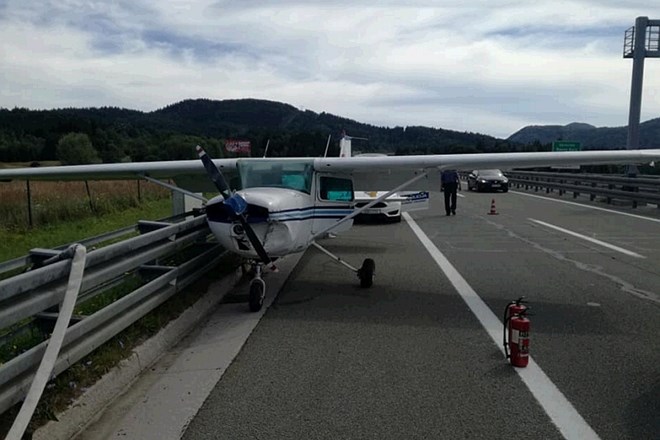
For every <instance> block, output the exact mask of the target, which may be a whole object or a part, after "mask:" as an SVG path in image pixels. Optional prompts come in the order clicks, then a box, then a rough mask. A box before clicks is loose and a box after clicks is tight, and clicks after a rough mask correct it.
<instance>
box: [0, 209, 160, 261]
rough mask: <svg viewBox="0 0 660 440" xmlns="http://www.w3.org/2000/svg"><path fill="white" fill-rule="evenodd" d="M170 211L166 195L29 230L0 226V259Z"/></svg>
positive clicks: (88, 235)
mask: <svg viewBox="0 0 660 440" xmlns="http://www.w3.org/2000/svg"><path fill="white" fill-rule="evenodd" d="M171 212H172V203H171V201H170V199H169V198H162V199H159V200H149V201H144V202H142V203H140V204H139V205H138V206H135V207H131V208H127V209H124V210H121V211H116V212H110V213H107V214H102V215H97V216H87V217H83V218H79V219H72V220H67V221H61V222H58V223H54V224H50V225H46V226H42V227H36V228H33V229H21V230H17V229H6V228H2V227H0V243H2V246H1V247H0V262H1V261H6V260H10V259H12V258H16V257H20V256H23V255H25V254H27V253H28V251H29V250H30V249H32V248H37V247H40V248H52V247H56V246H59V245H63V244H67V243H71V242H75V241H76V240H81V239H83V238H88V237H93V236H95V235H99V234H102V233H104V232H108V231H112V230H115V229H119V228H123V227H125V226H130V225H132V224H135V223H137V221H138V220H155V219H158V218H163V217H168V216H169V215H171Z"/></svg>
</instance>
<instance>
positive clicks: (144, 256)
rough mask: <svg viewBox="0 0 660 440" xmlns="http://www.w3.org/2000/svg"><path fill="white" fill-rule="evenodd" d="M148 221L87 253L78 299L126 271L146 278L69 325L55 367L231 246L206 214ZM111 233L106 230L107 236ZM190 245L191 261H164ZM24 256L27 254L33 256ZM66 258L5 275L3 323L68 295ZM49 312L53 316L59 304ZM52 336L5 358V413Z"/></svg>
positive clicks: (1, 378) (0, 398)
mask: <svg viewBox="0 0 660 440" xmlns="http://www.w3.org/2000/svg"><path fill="white" fill-rule="evenodd" d="M188 214H189V213H188ZM156 228H157V229H156ZM125 229H126V230H128V229H133V230H134V229H136V228H135V227H133V228H125ZM144 229H146V230H151V232H146V233H144V234H142V235H139V236H136V237H133V238H129V239H127V240H124V241H121V242H118V243H114V244H111V245H108V246H107V247H103V248H101V249H97V250H94V251H91V252H90V253H89V254H88V257H87V264H86V267H85V274H84V278H83V281H82V288H81V293H80V295H79V297H78V302H77V304H78V305H80V304H81V303H84V302H85V301H87V300H89V299H90V298H92V297H93V296H95V295H97V294H99V293H102V292H104V291H105V290H107V289H108V288H111V287H114V286H116V285H117V284H120V283H121V281H122V280H125V279H126V278H127V277H129V276H135V275H137V274H139V275H140V276H141V278H143V281H146V283H144V284H143V285H141V286H140V287H138V288H137V289H135V290H133V291H132V292H130V293H127V294H126V295H124V296H122V297H121V298H120V299H118V300H116V301H114V302H113V303H111V304H109V305H108V306H106V307H104V308H102V309H100V310H98V311H96V312H94V313H92V314H91V315H89V316H84V317H78V318H79V320H78V322H75V323H74V324H72V325H70V326H69V327H68V329H67V331H66V336H65V337H64V342H63V345H62V349H61V351H60V355H59V357H58V359H57V362H56V364H55V367H54V370H53V374H54V375H58V374H60V373H61V372H62V371H64V370H66V369H67V368H69V367H70V366H71V365H73V364H74V363H76V362H77V361H79V360H80V359H82V358H83V357H84V356H86V355H88V354H89V353H91V352H92V351H93V350H94V349H96V348H97V347H99V346H100V345H102V344H103V343H105V342H106V341H108V340H109V339H111V338H112V337H114V336H115V335H117V334H118V333H120V332H121V331H122V330H124V329H125V328H127V327H128V326H129V325H131V324H132V323H134V322H135V321H137V320H138V319H140V318H141V317H143V316H144V315H146V314H147V313H148V312H150V311H151V310H153V309H154V308H156V307H157V306H158V305H160V304H162V303H163V302H165V301H166V300H167V299H169V298H170V297H171V296H172V295H174V294H175V293H176V292H178V291H180V290H181V289H183V288H184V287H185V286H187V285H188V284H190V283H191V282H193V281H194V280H196V279H197V278H199V276H201V275H202V274H203V273H205V272H206V271H207V270H209V269H210V268H212V267H213V266H215V265H217V263H218V262H219V260H220V259H221V258H222V257H223V256H224V255H225V254H226V251H223V250H222V248H220V246H219V245H218V244H217V243H214V242H211V241H209V236H210V231H209V229H208V225H207V223H206V216H205V215H201V216H198V217H194V218H190V219H187V220H183V221H181V222H179V223H173V224H170V223H165V222H147V224H146V228H144ZM153 229H155V230H153ZM129 232H130V231H129ZM114 233H119V231H115V232H114ZM114 233H109V234H103V235H104V236H105V237H106V238H105V239H106V240H107V239H108V237H110V238H113V237H114V235H113V234H114ZM95 238H98V237H95ZM88 242H89V241H88ZM97 242H99V241H97ZM193 246H194V247H195V248H193ZM188 249H194V250H195V252H191V255H192V256H191V257H190V258H189V259H188V260H187V261H185V262H183V263H181V264H178V265H176V266H175V265H172V266H169V265H161V264H160V261H161V260H163V259H165V258H170V257H171V256H172V255H177V254H178V255H181V253H182V252H181V251H185V252H184V253H188ZM21 260H23V261H24V262H25V261H28V260H29V257H23V258H21ZM69 266H70V261H59V262H56V263H52V264H49V265H46V266H43V267H39V268H37V269H34V270H30V271H28V272H25V273H21V274H19V275H15V276H13V277H11V278H7V279H5V280H2V281H0V329H5V328H8V327H10V326H12V325H15V324H17V323H20V322H21V321H24V320H28V319H30V318H33V317H35V316H39V315H40V314H41V315H43V314H44V312H46V311H48V310H52V309H53V308H56V307H57V306H58V304H59V303H60V301H61V300H62V297H63V295H64V289H65V285H66V277H67V276H68V270H69ZM7 267H9V266H8V265H5V269H6V268H7ZM48 315H49V316H50V317H53V316H54V317H56V316H57V310H55V311H54V312H51V313H48ZM47 343H48V341H47V340H46V341H44V342H42V343H40V344H38V345H36V346H34V347H32V348H31V349H29V350H27V351H26V352H24V353H22V354H20V355H19V356H17V357H14V358H13V359H11V360H9V361H8V362H7V363H5V364H2V365H0V413H2V412H4V411H6V410H7V409H8V408H10V407H11V406H13V405H14V404H16V403H18V402H20V401H21V400H22V399H23V398H24V396H25V394H26V393H27V390H28V389H29V387H30V383H31V381H32V376H33V375H34V372H35V371H36V368H37V367H38V365H39V362H40V360H41V358H42V356H43V354H44V351H45V349H46V345H47Z"/></svg>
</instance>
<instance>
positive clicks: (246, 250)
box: [0, 147, 660, 311]
mask: <svg viewBox="0 0 660 440" xmlns="http://www.w3.org/2000/svg"><path fill="white" fill-rule="evenodd" d="M197 151H198V154H199V157H200V159H201V161H197V160H184V161H167V162H142V163H121V164H98V165H78V166H61V167H43V168H19V169H6V170H0V181H9V180H12V179H21V180H107V179H146V180H148V181H151V182H154V183H157V184H159V185H162V186H164V187H166V188H169V189H172V190H176V191H179V192H182V193H184V194H187V195H189V196H191V197H195V198H198V199H202V200H203V201H204V202H205V204H206V205H205V211H206V215H207V221H208V224H209V227H210V229H211V231H212V232H213V234H214V235H215V237H216V238H217V240H218V241H219V243H220V244H221V245H222V246H224V247H225V248H226V249H228V250H230V251H231V252H234V253H236V254H238V255H240V256H242V257H244V258H246V259H248V260H249V261H250V263H251V264H252V266H253V268H254V278H253V279H252V281H251V283H250V289H249V305H250V310H252V311H257V310H259V309H261V306H262V304H263V300H264V295H265V286H266V285H265V282H264V281H263V278H262V269H263V267H267V268H270V269H273V270H274V269H276V266H275V264H274V263H275V260H277V259H278V258H280V257H284V256H285V255H287V254H291V253H298V252H302V251H304V250H305V249H307V248H308V247H309V246H314V247H316V248H317V249H319V250H321V251H322V252H323V253H325V254H326V255H328V256H329V257H331V258H332V259H333V260H335V261H337V262H339V263H341V264H343V265H344V266H346V267H347V268H349V269H351V270H352V271H353V272H355V273H356V274H357V276H358V278H359V280H360V286H362V287H370V286H371V285H372V284H373V278H374V272H375V263H374V260H372V259H370V258H367V259H365V260H364V261H363V263H362V266H361V267H360V268H359V269H358V268H355V267H353V266H352V265H350V264H349V263H347V262H345V261H344V260H343V259H341V258H340V257H338V256H336V255H333V254H332V253H331V252H329V251H328V250H327V249H325V248H324V247H322V246H321V245H319V244H318V243H317V242H316V240H317V239H319V238H321V237H325V236H327V234H328V233H329V232H333V233H337V232H342V231H345V230H347V229H349V228H350V227H351V224H352V222H353V218H354V217H355V216H357V215H358V214H360V213H362V212H364V211H365V210H367V209H369V208H371V207H372V206H373V205H375V204H377V203H380V202H382V201H383V200H385V199H387V198H388V197H390V196H392V195H393V194H395V193H398V192H400V191H403V190H409V191H417V192H419V191H429V190H431V189H435V190H438V189H439V188H440V172H441V171H442V170H444V169H457V170H462V169H463V170H466V169H470V170H471V169H482V168H513V167H517V168H525V167H538V166H551V165H576V164H577V165H580V164H593V165H600V164H640V163H649V162H651V161H654V160H658V159H660V149H653V150H619V151H612V150H609V151H570V152H539V153H487V154H486V153H485V154H448V155H426V156H384V157H331V158H327V157H323V158H308V157H305V158H245V159H243V158H238V159H216V160H212V159H211V158H210V157H209V156H208V155H207V154H206V153H205V152H204V150H203V149H202V148H201V147H197ZM209 177H210V180H209ZM160 179H173V180H174V182H175V183H176V186H174V185H170V184H168V183H165V182H163V181H161V180H160ZM211 182H212V183H213V184H211ZM228 182H229V183H231V186H230V184H228ZM374 188H379V189H383V188H391V190H389V191H387V192H385V193H382V192H381V195H379V196H378V197H376V198H374V199H373V200H371V201H370V202H369V203H367V204H366V205H364V206H362V207H360V208H357V209H355V206H354V204H355V191H360V190H362V191H370V190H373V189H374ZM214 190H217V191H219V192H220V195H219V196H216V197H214V198H212V199H210V200H206V199H205V198H204V197H202V196H200V195H199V194H196V193H197V192H203V191H204V192H208V191H214Z"/></svg>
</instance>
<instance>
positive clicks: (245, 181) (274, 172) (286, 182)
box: [238, 159, 314, 194]
mask: <svg viewBox="0 0 660 440" xmlns="http://www.w3.org/2000/svg"><path fill="white" fill-rule="evenodd" d="M313 168H314V162H313V160H277V159H269V160H239V161H238V173H239V174H240V176H241V188H243V189H245V188H256V187H268V188H288V189H293V190H296V191H301V192H304V193H307V194H310V193H311V191H312V171H313Z"/></svg>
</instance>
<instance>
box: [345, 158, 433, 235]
mask: <svg viewBox="0 0 660 440" xmlns="http://www.w3.org/2000/svg"><path fill="white" fill-rule="evenodd" d="M382 156H387V155H386V154H381V153H365V154H358V155H356V156H355V157H382ZM387 193H388V191H355V207H356V208H361V207H363V206H365V205H367V204H368V203H369V202H372V201H374V200H376V199H377V198H378V197H381V196H383V195H385V194H387ZM428 205H429V193H428V192H427V191H422V192H420V191H401V192H399V193H394V194H392V195H391V196H390V197H388V198H387V199H385V200H383V201H381V202H378V203H376V204H375V205H374V206H372V207H371V208H367V209H366V210H365V211H363V212H362V213H360V214H359V215H358V217H362V218H367V217H370V218H381V219H383V220H388V221H393V222H400V221H401V213H402V212H406V211H416V210H420V209H428Z"/></svg>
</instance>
